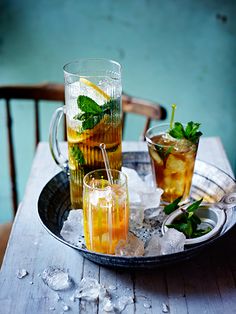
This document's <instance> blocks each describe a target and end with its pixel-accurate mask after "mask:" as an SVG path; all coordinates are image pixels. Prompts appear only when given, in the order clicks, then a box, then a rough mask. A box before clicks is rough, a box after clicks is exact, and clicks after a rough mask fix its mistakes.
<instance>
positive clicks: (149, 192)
mask: <svg viewBox="0 0 236 314" xmlns="http://www.w3.org/2000/svg"><path fill="white" fill-rule="evenodd" d="M122 171H123V172H124V173H125V174H126V175H127V177H128V191H129V202H130V207H131V208H132V207H133V208H142V209H146V208H151V207H158V206H159V204H160V197H161V194H162V193H163V190H162V189H156V187H154V185H153V183H151V184H150V183H149V182H147V180H146V181H145V182H144V181H143V180H142V179H141V178H140V177H139V175H138V173H137V172H136V171H135V170H134V169H130V168H125V167H123V168H122Z"/></svg>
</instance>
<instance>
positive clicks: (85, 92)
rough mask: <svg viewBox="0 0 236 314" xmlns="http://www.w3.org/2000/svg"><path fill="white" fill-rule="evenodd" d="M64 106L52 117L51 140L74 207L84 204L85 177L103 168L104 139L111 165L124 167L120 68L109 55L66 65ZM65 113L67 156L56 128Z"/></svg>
mask: <svg viewBox="0 0 236 314" xmlns="http://www.w3.org/2000/svg"><path fill="white" fill-rule="evenodd" d="M63 69H64V79H65V106H64V107H60V108H58V109H57V110H56V111H55V113H54V115H53V117H52V120H51V125H50V133H49V144H50V150H51V153H52V156H53V158H54V160H55V161H56V163H57V164H58V165H59V166H60V167H61V168H62V169H63V170H64V171H66V172H67V174H68V175H69V181H70V197H71V205H72V208H82V190H83V177H84V175H85V174H86V173H88V172H89V171H91V170H94V169H98V168H104V161H103V157H102V152H101V149H100V147H99V145H100V144H101V143H104V144H105V145H106V150H107V154H108V158H109V161H110V166H111V168H112V169H118V170H120V169H121V162H122V155H121V141H122V126H121V114H122V108H121V93H122V90H121V72H120V65H119V63H117V62H115V61H112V60H107V59H82V60H78V61H75V62H71V63H68V64H66V65H65V66H64V68H63ZM63 114H66V128H67V139H68V160H67V159H66V158H65V157H64V156H63V154H61V151H60V148H59V145H58V140H57V133H58V132H57V130H58V125H59V122H60V119H61V117H62V116H63Z"/></svg>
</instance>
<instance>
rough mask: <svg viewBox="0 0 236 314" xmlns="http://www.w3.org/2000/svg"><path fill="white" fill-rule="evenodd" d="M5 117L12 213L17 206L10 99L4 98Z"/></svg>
mask: <svg viewBox="0 0 236 314" xmlns="http://www.w3.org/2000/svg"><path fill="white" fill-rule="evenodd" d="M6 119H7V121H6V122H7V137H8V154H9V168H10V178H11V193H12V206H13V210H14V214H15V213H16V210H17V206H18V194H17V185H16V179H17V178H16V163H15V154H14V145H13V136H12V116H11V106H10V100H9V99H6Z"/></svg>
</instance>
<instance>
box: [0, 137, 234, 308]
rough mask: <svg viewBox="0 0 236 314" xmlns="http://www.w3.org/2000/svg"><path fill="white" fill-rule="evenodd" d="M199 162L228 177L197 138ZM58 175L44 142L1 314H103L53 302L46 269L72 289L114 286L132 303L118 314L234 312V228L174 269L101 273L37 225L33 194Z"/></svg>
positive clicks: (217, 156) (3, 278) (222, 157)
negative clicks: (56, 271)
mask: <svg viewBox="0 0 236 314" xmlns="http://www.w3.org/2000/svg"><path fill="white" fill-rule="evenodd" d="M64 148H65V145H64ZM144 149H146V144H145V143H137V142H132V143H124V145H123V150H124V151H130V150H132V151H135V150H144ZM198 158H200V159H202V160H205V161H208V162H210V163H212V164H215V165H217V166H218V167H219V168H221V169H222V170H224V171H226V172H227V173H229V174H231V175H233V174H232V170H231V167H230V165H229V162H228V159H227V157H226V154H225V152H224V149H223V146H222V143H221V141H220V139H219V138H203V139H202V140H201V143H200V147H199V154H198ZM58 171H60V169H59V168H58V167H57V166H56V165H55V163H54V162H53V160H52V158H51V156H50V152H49V148H48V143H40V144H39V146H38V149H37V152H36V156H35V159H34V162H33V166H32V170H31V174H30V177H29V181H28V184H27V187H26V191H25V196H24V199H23V200H22V203H21V206H20V207H19V209H18V212H17V216H16V219H15V222H14V226H13V230H12V233H11V237H10V241H9V245H8V249H7V252H6V255H5V259H4V262H3V265H2V269H1V273H0V313H4V314H8V313H11V314H21V313H29V314H33V313H37V314H39V313H43V314H45V313H63V305H64V304H67V305H69V306H70V309H69V311H68V313H89V314H90V313H103V312H102V309H101V306H100V307H99V306H97V305H96V304H91V303H90V304H89V303H86V302H79V301H78V300H77V301H76V302H72V301H71V300H69V297H70V296H71V294H72V293H71V292H70V293H69V292H59V295H60V297H61V298H62V299H61V300H59V301H58V302H56V301H55V298H56V293H55V291H53V290H51V289H50V288H48V287H47V286H46V285H45V284H44V283H43V282H42V279H41V278H40V276H39V275H38V274H40V273H41V272H42V271H43V270H44V269H45V268H46V267H48V266H50V265H57V266H60V267H61V268H64V269H67V270H69V274H70V275H71V277H72V278H73V279H74V281H75V282H76V283H77V284H78V283H79V282H80V280H81V278H83V277H87V276H89V277H93V278H96V279H97V280H98V281H99V282H100V283H104V284H105V285H106V286H109V285H114V286H116V290H115V293H116V294H117V295H119V296H121V295H130V296H132V297H133V298H134V304H130V305H128V306H127V307H126V308H125V310H124V311H123V313H140V314H143V313H155V314H156V313H163V311H164V312H166V311H168V313H180V314H184V313H196V314H199V313H214V314H215V313H219V314H222V313H227V314H229V313H236V287H235V283H236V230H235V228H233V230H232V231H230V233H229V234H228V235H226V237H225V238H224V239H221V240H219V241H218V242H217V243H216V244H214V245H213V246H212V247H210V248H208V249H207V251H206V250H205V251H203V252H201V254H200V255H198V256H196V257H194V258H192V259H191V260H188V261H184V262H181V263H178V264H174V265H169V266H165V267H162V268H158V269H153V270H148V271H133V270H130V271H121V270H114V269H107V268H104V267H100V266H97V265H96V264H94V263H92V262H90V261H88V260H86V259H84V258H82V257H81V255H80V254H79V252H78V251H77V250H74V249H72V248H70V247H68V246H66V245H64V244H62V243H61V242H59V241H57V240H56V239H54V238H53V237H52V236H51V235H49V234H48V232H47V231H46V230H45V229H44V228H43V226H42V225H41V223H40V221H39V218H38V215H37V200H38V197H39V194H40V192H41V190H42V188H43V187H44V185H45V184H46V182H47V181H48V180H49V179H50V178H51V177H53V176H54V175H55V173H56V172H58ZM22 268H24V269H26V270H27V271H28V273H29V274H28V276H26V277H24V278H23V279H18V278H17V276H16V272H17V270H18V269H22ZM63 302H65V303H63ZM54 308H55V309H54ZM53 310H54V311H53Z"/></svg>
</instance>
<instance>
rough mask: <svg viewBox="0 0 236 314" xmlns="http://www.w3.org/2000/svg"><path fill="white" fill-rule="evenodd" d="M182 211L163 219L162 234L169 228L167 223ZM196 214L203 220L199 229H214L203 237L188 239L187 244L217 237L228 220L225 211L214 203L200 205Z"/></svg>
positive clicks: (171, 221) (176, 211) (170, 222)
mask: <svg viewBox="0 0 236 314" xmlns="http://www.w3.org/2000/svg"><path fill="white" fill-rule="evenodd" d="M182 213H183V212H182V210H181V209H177V210H175V211H174V212H173V213H171V214H170V215H169V216H168V217H167V218H166V219H165V220H164V221H163V224H162V228H161V231H162V234H164V233H165V232H166V231H167V230H168V229H169V228H168V227H167V225H169V224H172V223H173V222H174V221H175V219H176V218H177V217H179V216H180V215H181V214H182ZM196 214H197V216H198V217H199V218H200V219H201V221H202V223H201V224H200V225H199V229H206V228H207V227H211V228H212V230H211V231H210V232H208V233H207V234H204V235H203V236H201V237H197V238H192V239H186V242H185V245H194V244H199V243H202V242H205V241H207V240H209V239H211V238H213V237H215V236H216V235H217V234H218V233H219V232H220V230H221V228H222V227H223V225H224V223H225V220H226V214H225V211H223V210H221V209H219V208H218V207H216V206H214V205H212V204H204V205H202V206H200V207H199V208H198V209H197V210H196Z"/></svg>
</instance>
